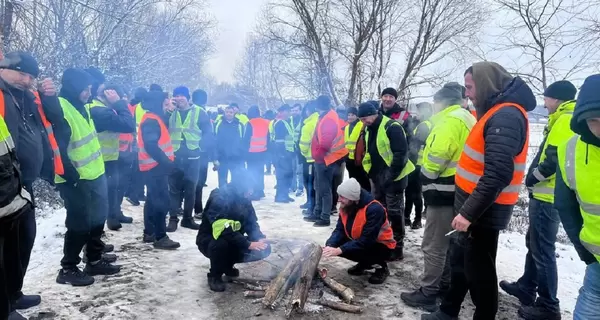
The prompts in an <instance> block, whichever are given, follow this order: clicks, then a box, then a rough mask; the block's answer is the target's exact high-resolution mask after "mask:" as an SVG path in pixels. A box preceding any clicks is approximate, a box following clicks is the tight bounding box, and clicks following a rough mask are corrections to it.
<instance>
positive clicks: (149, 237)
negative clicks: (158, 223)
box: [142, 233, 156, 243]
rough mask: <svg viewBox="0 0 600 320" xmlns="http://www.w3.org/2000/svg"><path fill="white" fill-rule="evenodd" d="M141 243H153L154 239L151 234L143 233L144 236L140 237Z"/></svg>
mask: <svg viewBox="0 0 600 320" xmlns="http://www.w3.org/2000/svg"><path fill="white" fill-rule="evenodd" d="M142 241H143V242H144V243H154V241H156V239H155V238H154V235H153V234H145V233H144V236H143V237H142Z"/></svg>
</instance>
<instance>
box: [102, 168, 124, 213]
mask: <svg viewBox="0 0 600 320" xmlns="http://www.w3.org/2000/svg"><path fill="white" fill-rule="evenodd" d="M104 167H105V170H106V173H105V176H106V184H107V196H108V219H118V216H119V213H120V212H121V203H120V202H118V201H119V200H118V199H119V181H120V179H119V162H118V161H108V162H105V163H104Z"/></svg>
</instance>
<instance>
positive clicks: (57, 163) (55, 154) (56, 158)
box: [0, 91, 65, 175]
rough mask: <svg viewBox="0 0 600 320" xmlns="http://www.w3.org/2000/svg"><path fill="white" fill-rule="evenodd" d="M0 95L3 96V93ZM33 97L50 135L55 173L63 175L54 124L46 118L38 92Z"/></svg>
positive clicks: (63, 169) (49, 140)
mask: <svg viewBox="0 0 600 320" xmlns="http://www.w3.org/2000/svg"><path fill="white" fill-rule="evenodd" d="M0 94H2V92H1V91H0ZM33 95H34V96H35V104H36V105H37V107H38V112H39V114H40V118H41V119H42V124H43V125H44V130H46V134H47V135H48V142H50V148H52V154H53V156H52V160H53V162H54V173H55V174H61V175H62V174H65V168H64V166H63V162H62V158H61V157H60V150H59V149H58V143H56V137H55V136H54V130H53V129H52V124H51V123H50V122H49V121H48V119H47V118H46V113H44V108H43V107H42V100H41V99H40V94H39V93H38V92H37V91H33Z"/></svg>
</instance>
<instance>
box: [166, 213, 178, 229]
mask: <svg viewBox="0 0 600 320" xmlns="http://www.w3.org/2000/svg"><path fill="white" fill-rule="evenodd" d="M178 224H179V218H177V216H173V217H170V218H169V224H168V225H167V232H175V231H177V225H178Z"/></svg>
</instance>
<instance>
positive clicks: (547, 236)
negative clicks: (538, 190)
mask: <svg viewBox="0 0 600 320" xmlns="http://www.w3.org/2000/svg"><path fill="white" fill-rule="evenodd" d="M559 224H560V218H559V216H558V211H557V210H556V209H555V208H554V205H553V204H552V203H548V202H544V201H539V200H536V199H531V200H530V201H529V229H528V230H527V235H526V236H525V245H526V246H527V249H529V250H528V251H527V256H526V257H525V271H524V273H523V276H522V277H521V278H520V279H519V280H518V281H517V284H518V285H519V288H520V289H521V290H523V291H524V292H527V293H528V294H530V295H531V296H532V297H535V296H536V292H537V295H538V299H537V304H538V305H540V306H541V307H543V308H546V309H547V310H550V311H557V312H560V308H559V301H558V298H557V297H556V295H557V291H558V271H557V268H556V246H555V243H556V233H557V232H558V226H559Z"/></svg>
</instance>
